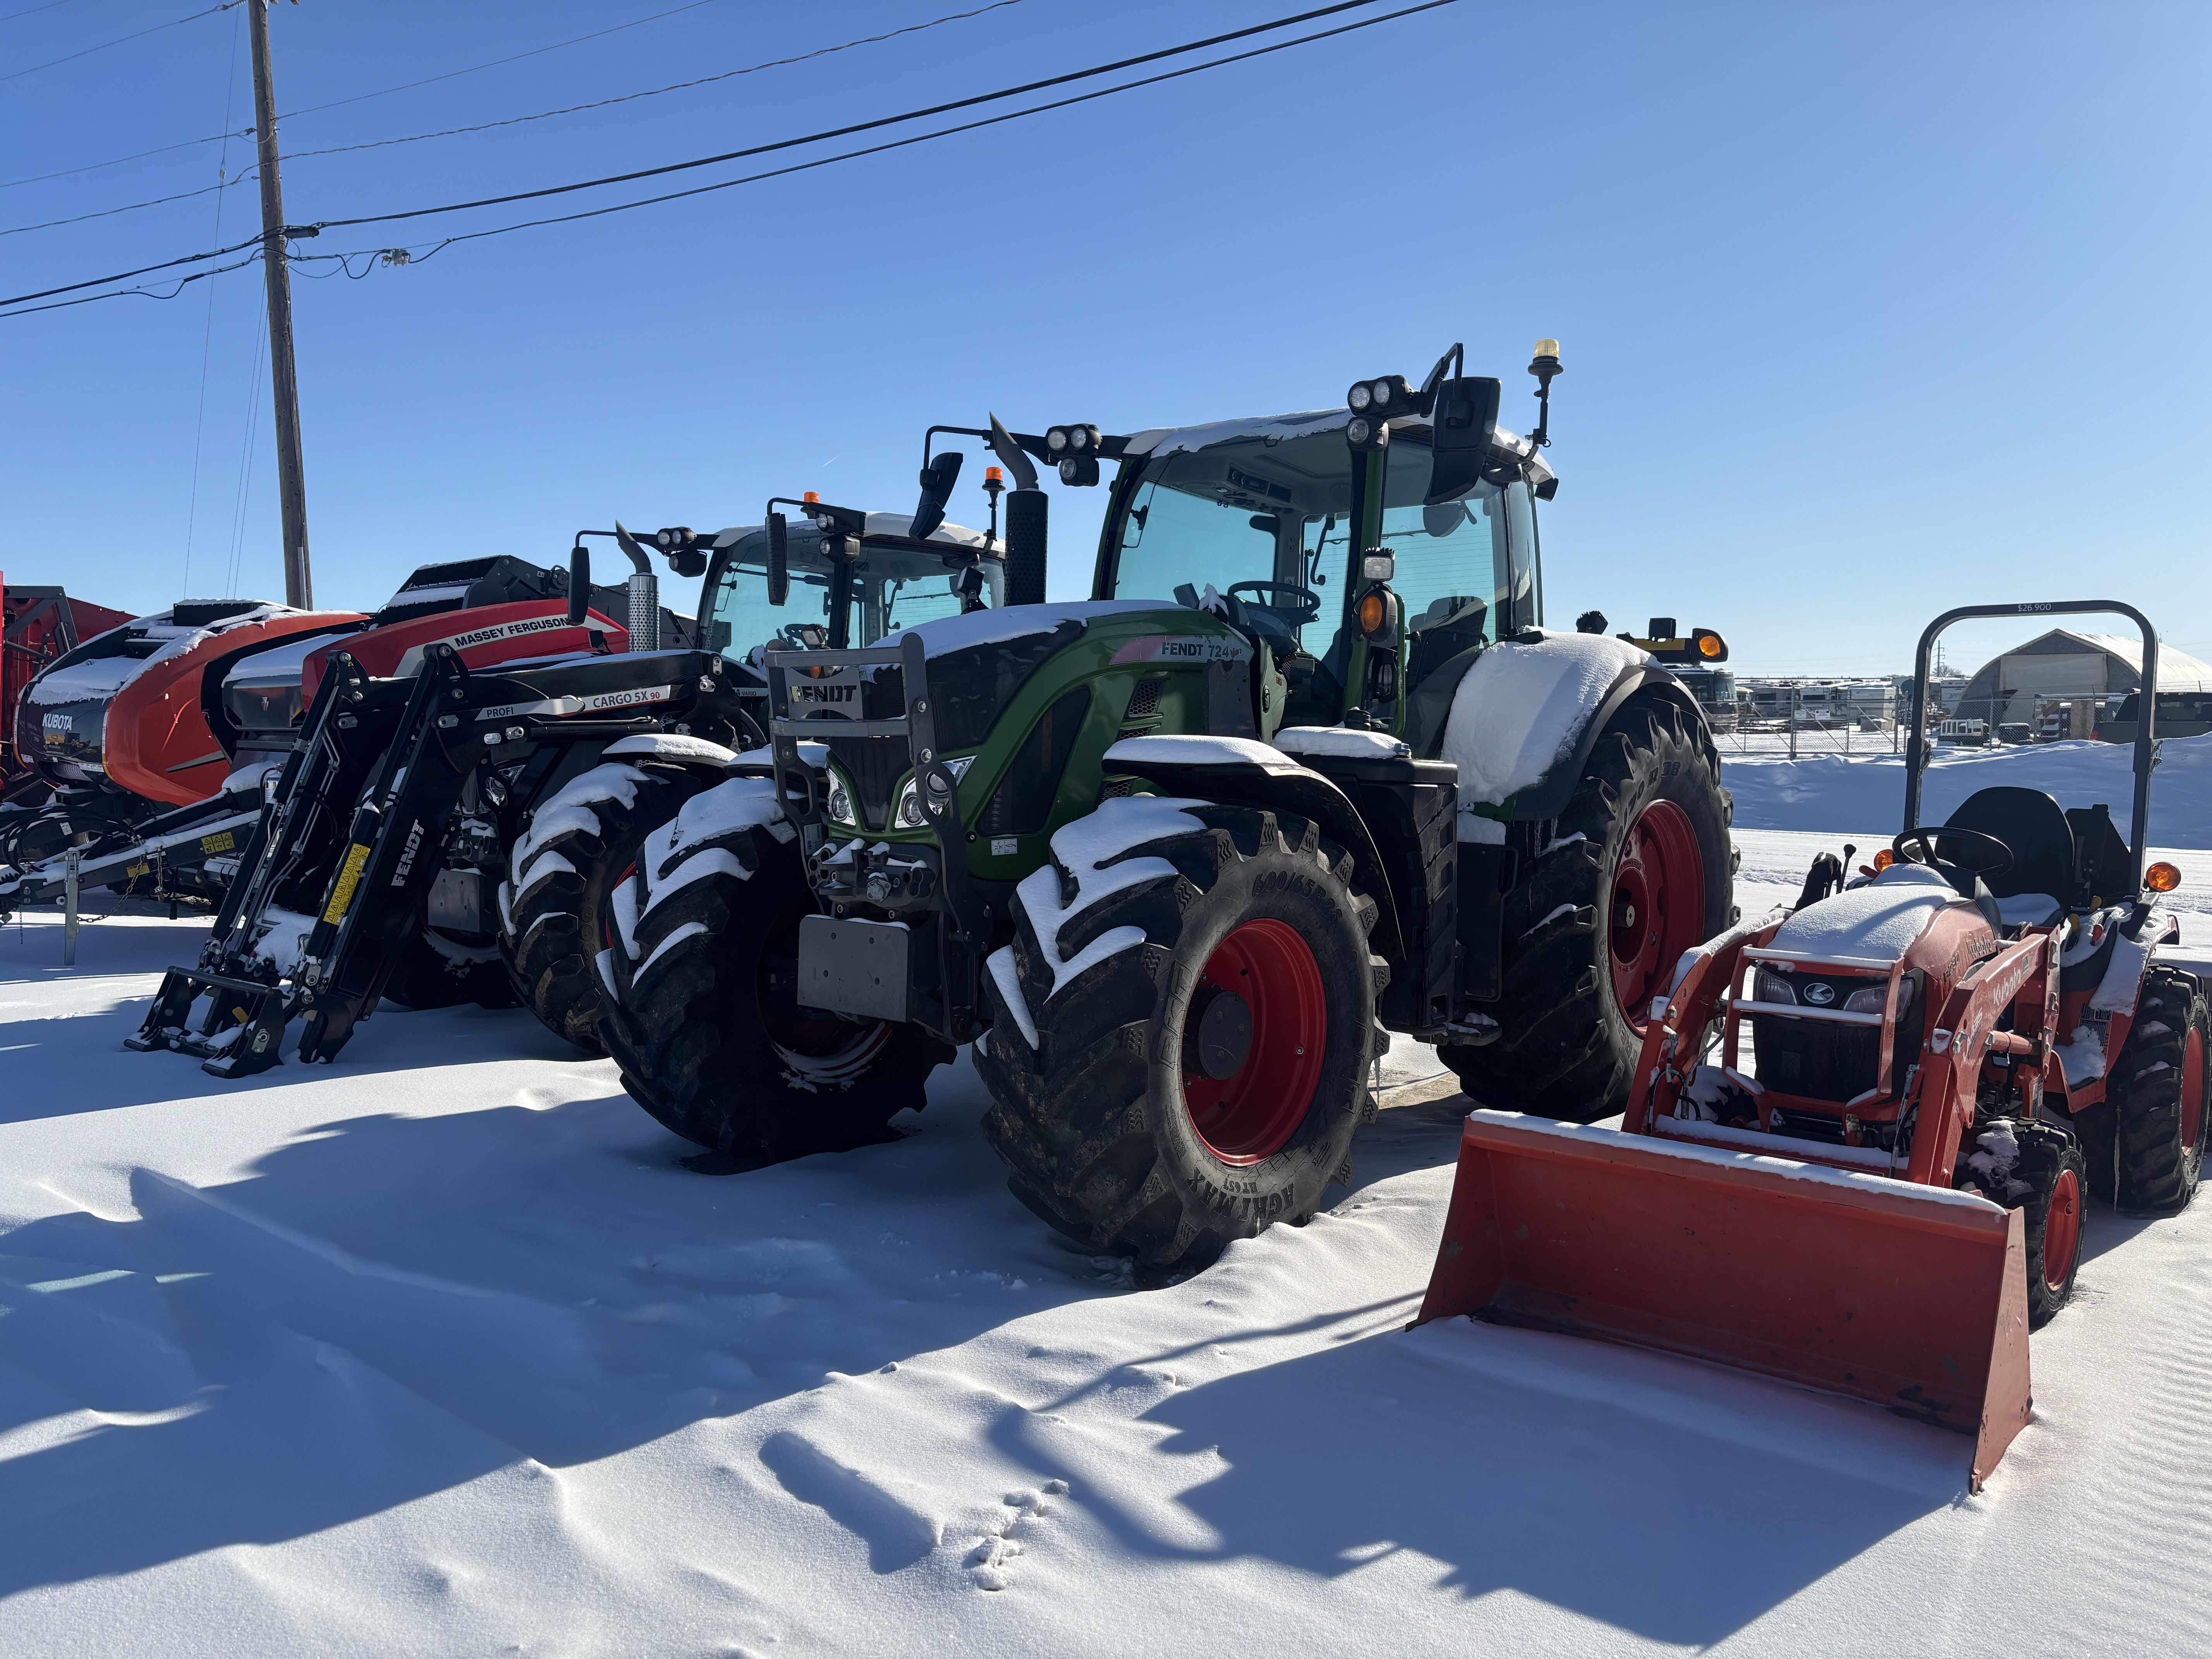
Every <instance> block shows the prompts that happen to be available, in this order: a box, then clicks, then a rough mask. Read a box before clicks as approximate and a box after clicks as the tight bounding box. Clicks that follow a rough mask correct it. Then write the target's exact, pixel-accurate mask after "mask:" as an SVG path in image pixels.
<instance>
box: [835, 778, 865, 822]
mask: <svg viewBox="0 0 2212 1659" xmlns="http://www.w3.org/2000/svg"><path fill="white" fill-rule="evenodd" d="M829 819H830V822H831V823H852V824H857V823H860V819H858V818H856V817H854V816H853V792H852V791H851V790H849V789H848V788H847V787H845V778H844V775H843V774H842V773H841V772H839V771H838V770H837V769H836V768H835V767H832V768H831V769H830V771H829Z"/></svg>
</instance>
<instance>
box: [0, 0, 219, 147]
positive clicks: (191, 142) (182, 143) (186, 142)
mask: <svg viewBox="0 0 2212 1659" xmlns="http://www.w3.org/2000/svg"><path fill="white" fill-rule="evenodd" d="M64 3H66V0H64ZM252 134H253V129H252V127H247V128H246V129H245V130H244V131H240V132H218V133H216V134H215V135H214V136H213V137H207V138H185V139H180V140H179V142H177V143H173V144H161V145H157V146H156V147H155V148H154V149H142V150H138V151H136V152H134V153H133V154H131V155H118V156H117V157H116V158H115V159H114V160H113V161H92V162H88V163H87V164H86V165H85V166H83V167H64V168H63V169H62V170H61V171H60V172H59V173H34V174H33V175H32V176H31V177H30V178H28V179H9V180H8V182H7V183H5V184H0V190H18V189H21V187H22V186H23V185H43V184H45V183H46V182H47V181H48V180H49V179H74V178H76V175H77V174H78V173H98V172H99V171H100V169H101V168H102V167H121V166H122V165H123V164H124V163H125V161H144V160H145V159H146V158H147V157H148V156H149V155H167V154H168V153H169V152H170V151H171V150H173V149H197V148H198V147H199V146H200V145H202V144H219V143H222V141H223V140H224V139H226V138H248V137H252Z"/></svg>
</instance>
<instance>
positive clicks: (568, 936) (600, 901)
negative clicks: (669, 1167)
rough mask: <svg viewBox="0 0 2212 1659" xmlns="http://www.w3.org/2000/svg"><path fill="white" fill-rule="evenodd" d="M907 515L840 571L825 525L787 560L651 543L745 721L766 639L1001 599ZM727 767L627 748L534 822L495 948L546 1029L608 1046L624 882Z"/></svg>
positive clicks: (758, 719)
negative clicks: (694, 606) (666, 563)
mask: <svg viewBox="0 0 2212 1659" xmlns="http://www.w3.org/2000/svg"><path fill="white" fill-rule="evenodd" d="M910 524H911V520H908V519H907V518H905V517H904V516H902V515H900V514H896V513H868V514H867V515H866V524H865V525H864V526H863V531H862V534H861V537H860V542H859V549H860V552H859V556H858V558H857V559H856V560H854V561H851V562H848V564H844V565H840V564H838V563H836V562H833V561H832V560H830V559H829V557H827V556H825V555H824V553H823V540H824V536H823V532H821V531H820V530H818V529H817V528H816V527H815V526H814V525H813V524H812V523H811V522H806V523H804V524H803V526H791V527H789V528H788V530H787V534H786V536H785V537H784V540H783V550H782V553H781V556H780V561H779V558H778V557H777V556H775V555H774V554H773V551H772V550H771V548H770V545H769V539H770V538H769V532H768V529H767V527H766V526H733V527H732V528H730V529H727V530H725V531H723V532H721V533H720V535H718V536H714V537H713V538H711V539H709V538H706V537H703V536H700V535H696V534H695V533H694V532H690V531H689V530H684V529H678V530H663V531H660V532H658V533H657V534H656V535H655V536H654V537H653V542H654V544H657V545H658V546H659V548H660V549H661V550H663V551H665V552H667V553H668V554H669V555H670V557H671V562H673V563H674V565H675V567H676V569H677V572H678V574H682V575H703V577H704V578H705V580H704V582H703V584H702V587H701V590H700V604H699V632H700V642H701V643H702V645H703V647H705V648H706V649H708V650H709V651H714V652H717V653H720V655H721V656H722V657H723V658H724V659H726V660H727V663H728V665H729V668H728V679H727V687H728V689H729V690H731V691H732V692H733V693H734V694H735V696H736V697H737V700H738V708H740V709H741V710H742V711H743V712H744V718H745V720H747V721H749V722H750V728H749V729H751V730H753V731H755V732H766V730H767V726H768V707H767V705H768V671H767V669H766V667H765V652H766V651H767V650H768V649H769V648H771V647H779V646H792V647H805V646H807V645H810V644H811V645H822V644H824V643H827V642H828V641H830V640H831V639H840V640H842V639H845V638H847V637H848V635H849V633H850V630H851V629H853V628H854V625H855V620H856V618H857V623H858V626H859V627H860V629H861V630H862V633H863V636H864V637H866V638H871V639H872V638H874V637H876V636H877V635H878V634H881V633H884V632H888V631H890V630H892V629H897V628H899V627H902V626H904V625H905V624H907V623H910V622H917V621H921V620H924V619H926V618H927V617H934V616H940V615H945V614H949V613H951V612H955V611H960V610H962V609H965V608H973V607H977V606H981V605H984V604H986V603H990V604H998V603H1000V602H1002V601H1003V598H1004V590H1005V580H1004V574H1003V567H1002V564H1001V562H1000V558H999V555H998V550H997V548H996V545H995V544H994V542H993V540H992V539H991V538H988V537H986V536H982V535H979V534H977V533H976V532H974V531H972V530H968V529H964V528H963V527H962V526H958V525H951V524H947V525H942V526H939V527H938V528H937V529H935V530H934V531H932V532H929V535H928V539H927V544H915V542H914V541H913V539H912V538H910V537H908V535H907V533H906V532H907V531H908V527H909V526H910ZM841 572H842V580H841ZM793 586H796V587H797V589H798V592H797V593H796V595H794V594H793V592H792V589H793ZM794 616H795V617H796V618H797V619H796V620H793V619H792V618H793V617H794ZM760 741H762V742H763V743H764V742H765V738H761V739H760ZM761 758H762V757H761V756H760V755H758V754H756V755H755V756H754V757H753V759H754V760H755V761H756V762H757V761H758V760H760V759H761ZM721 781H723V774H722V773H721V772H720V771H719V770H716V769H712V768H707V767H701V766H697V765H673V764H669V763H665V762H658V761H655V760H654V759H653V758H652V757H646V756H640V755H635V754H633V755H628V756H624V757H617V758H613V759H609V760H606V761H604V762H603V763H601V764H599V765H598V766H595V767H592V769H589V770H588V771H585V772H582V773H580V774H578V775H576V776H575V777H574V778H573V779H572V780H571V781H568V783H567V784H566V785H565V786H564V787H562V788H561V789H560V790H559V791H558V792H556V793H554V794H552V795H550V797H548V798H546V799H545V800H544V805H540V806H538V808H536V809H535V811H533V812H532V814H531V815H530V816H529V817H527V818H526V833H525V835H524V836H523V837H522V839H521V840H520V842H517V843H516V844H515V846H514V848H513V850H512V852H511V853H510V854H509V857H508V860H507V866H508V870H509V872H510V873H509V875H508V877H507V881H506V882H505V883H504V884H502V885H501V890H500V916H501V949H502V951H503V952H504V953H505V955H506V957H507V963H508V966H509V970H510V974H511V976H512V978H513V985H514V988H515V992H516V994H517V995H518V996H519V997H520V999H521V1000H522V1001H523V1002H524V1004H525V1005H526V1006H528V1007H529V1008H530V1009H531V1011H532V1012H534V1013H535V1014H537V1016H538V1018H539V1019H540V1020H542V1021H544V1024H545V1025H546V1026H547V1028H548V1029H550V1030H552V1031H554V1032H555V1033H556V1035H558V1036H562V1037H565V1038H566V1039H567V1040H568V1041H569V1042H573V1043H574V1044H575V1045H576V1046H577V1047H579V1048H583V1049H585V1050H586V1052H589V1053H594V1054H599V1053H604V1052H605V1047H604V1045H603V1044H602V1042H601V1041H600V1038H599V1022H600V1019H601V1018H602V1015H603V1014H604V1012H605V1007H606V1006H607V1003H608V1000H609V999H610V998H611V990H610V988H609V987H610V981H609V980H608V979H607V977H606V976H605V975H604V974H602V972H601V971H600V970H599V966H598V963H597V959H598V957H599V953H600V952H601V951H603V950H605V949H606V948H608V947H609V946H610V945H611V944H612V943H613V941H614V939H615V938H616V936H617V930H618V922H617V917H616V915H615V914H614V911H613V903H614V898H615V894H616V891H617V889H618V888H619V887H620V885H621V884H622V883H623V880H625V879H626V878H628V877H629V874H630V872H631V871H632V870H633V869H634V868H635V866H636V863H637V860H638V854H639V852H640V850H641V847H642V845H643V842H644V839H645V836H646V834H647V831H648V830H651V829H655V828H658V827H659V826H660V825H662V824H665V823H667V822H668V821H669V819H670V818H671V817H674V816H675V815H676V813H677V811H678V809H679V808H681V807H682V806H683V805H684V803H686V802H687V801H689V800H690V799H691V797H693V796H694V795H696V794H697V793H701V791H702V790H703V789H705V788H708V787H712V786H714V785H715V784H719V783H720V782H721Z"/></svg>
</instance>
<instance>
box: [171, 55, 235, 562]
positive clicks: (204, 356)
mask: <svg viewBox="0 0 2212 1659" xmlns="http://www.w3.org/2000/svg"><path fill="white" fill-rule="evenodd" d="M245 27H246V14H245V13H244V12H240V13H239V15H238V25H237V27H235V28H234V29H233V30H232V31H231V37H230V78H229V79H228V81H226V82H224V83H223V89H222V119H223V125H225V126H228V125H230V112H231V111H232V109H233V108H234V107H235V100H236V99H237V97H238V37H239V35H240V33H243V32H244V31H245ZM229 170H230V146H229V144H228V143H225V144H224V145H223V147H222V157H221V159H220V160H218V161H216V173H217V174H218V176H219V175H220V174H222V173H227V172H228V171H229ZM222 208H223V198H222V197H220V196H218V197H216V201H215V240H216V241H218V242H219V241H221V240H222ZM178 291H179V293H181V292H182V291H183V290H182V289H181V288H179V290H178ZM214 349H215V290H214V289H209V290H208V295H207V320H206V322H205V324H204V325H203V328H202V331H201V334H200V398H199V409H198V412H197V415H196V416H195V417H194V419H193V422H192V489H191V501H190V502H189V503H188V504H187V505H186V507H185V576H184V581H183V583H182V584H181V586H182V588H183V591H184V592H185V593H186V594H189V593H191V591H192V532H194V530H196V529H197V527H198V525H199V516H200V450H201V440H202V439H203V438H204V436H205V435H206V433H207V389H208V363H209V360H210V357H211V356H212V355H213V353H214Z"/></svg>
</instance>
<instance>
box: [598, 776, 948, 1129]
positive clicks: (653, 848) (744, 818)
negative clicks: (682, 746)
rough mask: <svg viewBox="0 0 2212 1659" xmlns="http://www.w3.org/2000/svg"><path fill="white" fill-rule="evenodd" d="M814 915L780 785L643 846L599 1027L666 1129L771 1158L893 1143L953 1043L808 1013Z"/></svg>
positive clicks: (724, 795) (693, 813)
mask: <svg viewBox="0 0 2212 1659" xmlns="http://www.w3.org/2000/svg"><path fill="white" fill-rule="evenodd" d="M813 908H814V905H813V898H812V894H811V890H810V889H809V888H808V886H807V882H806V872H805V866H804V865H803V864H802V862H801V860H800V858H799V839H798V832H797V831H796V830H795V829H793V828H792V826H791V825H790V824H789V823H787V822H785V820H784V817H783V812H782V809H781V807H780V806H779V805H777V803H776V799H775V783H774V782H773V781H771V780H769V779H767V778H749V777H739V778H732V779H729V780H728V781H726V782H723V783H720V784H718V785H717V786H715V787H714V788H712V789H708V790H707V791H705V792H704V793H701V794H698V795H696V796H694V797H693V798H692V799H690V801H688V802H686V803H685V804H684V808H683V810H682V811H680V812H678V814H677V816H676V817H675V819H674V820H673V821H672V822H671V823H665V824H663V825H661V826H660V827H659V828H658V829H654V830H653V832H652V833H651V834H650V835H648V836H647V837H646V838H645V843H644V846H643V848H641V853H640V856H639V859H638V865H637V869H636V870H635V872H633V873H632V874H630V875H629V876H628V877H627V878H624V879H623V880H622V881H619V882H617V884H616V886H615V889H614V891H613V894H612V896H611V899H610V901H609V909H610V912H611V915H612V916H613V919H614V923H615V938H614V940H613V942H612V943H611V945H608V946H607V947H605V948H604V949H602V950H601V951H599V953H598V954H597V956H596V957H595V958H594V963H593V965H594V969H595V971H597V972H598V973H599V975H601V977H602V979H603V981H605V984H606V986H607V987H610V988H611V992H612V1002H613V1006H612V1007H611V1008H610V1010H609V1012H607V1014H606V1016H605V1018H604V1019H602V1020H601V1022H600V1024H599V1032H600V1036H601V1037H602V1039H603V1040H604V1041H605V1043H606V1046H607V1051H608V1053H610V1054H612V1055H613V1056H614V1058H615V1060H616V1062H617V1065H619V1066H621V1068H622V1079H623V1087H624V1088H626V1089H628V1090H629V1092H630V1096H631V1097H632V1098H633V1099H635V1101H636V1102H637V1103H638V1104H639V1105H641V1106H642V1107H643V1108H645V1109H646V1110H647V1112H648V1113H650V1114H651V1115H653V1117H654V1118H655V1119H656V1120H658V1121H659V1122H660V1123H661V1124H662V1125H663V1126H664V1127H666V1128H669V1129H671V1130H672V1131H674V1132H675V1133H678V1134H679V1135H682V1136H683V1137H684V1139H687V1140H693V1141H696V1142H697V1143H698V1144H699V1145H700V1146H705V1147H707V1148H708V1149H710V1150H711V1151H714V1152H720V1153H723V1154H725V1155H726V1156H729V1157H732V1158H742V1159H749V1160H757V1161H759V1162H763V1163H768V1162H774V1161H775V1160H778V1159H781V1158H798V1157H801V1156H804V1155H805V1154H806V1153H809V1152H842V1151H846V1150H848V1149H849V1148H851V1147H854V1146H865V1145H867V1144H869V1143H871V1142H875V1141H880V1140H884V1139H890V1138H891V1134H890V1129H889V1127H888V1126H889V1123H890V1119H891V1118H892V1117H894V1116H895V1115H897V1114H898V1113H900V1112H902V1111H905V1110H908V1109H912V1110H915V1111H920V1110H921V1109H922V1106H923V1104H924V1100H925V1097H924V1092H923V1085H924V1084H925V1083H926V1082H927V1079H928V1077H929V1074H930V1073H931V1072H932V1071H933V1070H935V1069H936V1068H937V1067H938V1066H942V1065H944V1064H945V1062H946V1061H948V1060H951V1058H952V1053H953V1051H952V1050H951V1048H949V1047H948V1046H947V1045H945V1043H942V1042H938V1041H937V1040H936V1039H935V1038H934V1037H932V1036H929V1035H928V1034H927V1032H925V1031H923V1030H921V1028H919V1027H918V1026H913V1025H902V1024H889V1023H887V1022H884V1021H880V1020H878V1021H872V1022H868V1023H865V1024H862V1023H855V1022H852V1021H848V1020H842V1019H837V1018H832V1017H830V1016H828V1015H818V1014H813V1013H809V1012H802V1011H801V1010H800V1008H799V1004H798V1001H797V990H798V984H799V919H800V918H801V917H802V916H805V915H810V914H811V913H812V911H813Z"/></svg>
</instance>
